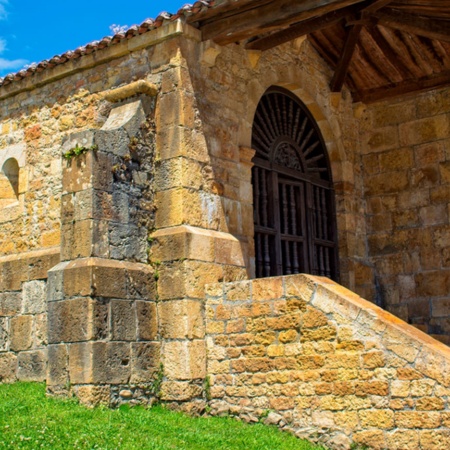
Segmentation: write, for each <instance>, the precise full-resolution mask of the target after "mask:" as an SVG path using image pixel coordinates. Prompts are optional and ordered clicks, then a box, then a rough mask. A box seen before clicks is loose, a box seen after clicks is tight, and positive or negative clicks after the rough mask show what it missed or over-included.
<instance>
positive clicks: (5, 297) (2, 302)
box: [0, 292, 22, 317]
mask: <svg viewBox="0 0 450 450" xmlns="http://www.w3.org/2000/svg"><path fill="white" fill-rule="evenodd" d="M21 310H22V294H21V292H4V293H0V317H10V316H15V315H17V314H18V313H19V312H20V311H21Z"/></svg>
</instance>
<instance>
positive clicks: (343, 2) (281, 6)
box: [200, 0, 364, 45]
mask: <svg viewBox="0 0 450 450" xmlns="http://www.w3.org/2000/svg"><path fill="white" fill-rule="evenodd" d="M363 1H364V0H303V1H301V2H300V1H295V2H293V1H292V0H280V1H278V2H277V5H276V7H274V5H273V2H270V3H268V4H265V5H263V6H260V7H258V8H254V9H250V10H245V11H243V12H237V13H236V14H235V15H233V16H229V17H225V18H217V20H214V21H211V22H209V23H207V24H204V25H202V24H201V25H200V28H201V30H202V38H203V40H208V39H212V40H214V41H215V42H216V43H218V44H221V45H225V44H229V43H232V42H236V41H240V40H243V39H248V38H251V37H253V36H257V35H259V34H261V33H266V32H271V31H278V30H279V29H280V28H282V27H287V26H289V25H290V24H292V23H295V22H300V21H303V20H307V19H310V18H312V17H317V16H320V15H323V14H326V13H328V12H330V11H334V10H337V9H339V8H343V7H346V6H350V5H353V4H358V3H361V2H363Z"/></svg>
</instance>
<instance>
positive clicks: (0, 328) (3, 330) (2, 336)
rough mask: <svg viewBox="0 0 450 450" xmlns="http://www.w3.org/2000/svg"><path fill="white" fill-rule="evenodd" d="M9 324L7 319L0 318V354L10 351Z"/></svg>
mask: <svg viewBox="0 0 450 450" xmlns="http://www.w3.org/2000/svg"><path fill="white" fill-rule="evenodd" d="M8 329H9V322H8V319H7V318H0V352H5V351H7V350H8V343H9V334H8Z"/></svg>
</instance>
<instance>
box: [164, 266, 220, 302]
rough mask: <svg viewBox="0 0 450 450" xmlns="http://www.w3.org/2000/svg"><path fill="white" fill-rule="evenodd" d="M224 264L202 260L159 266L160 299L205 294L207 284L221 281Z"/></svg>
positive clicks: (199, 296) (202, 296) (202, 295)
mask: <svg viewBox="0 0 450 450" xmlns="http://www.w3.org/2000/svg"><path fill="white" fill-rule="evenodd" d="M222 277H223V270H222V266H220V265H218V264H212V263H205V262H201V261H192V260H187V261H181V262H180V261H177V262H174V263H165V264H162V265H161V266H160V267H159V281H158V293H159V299H160V300H168V299H175V298H183V297H191V298H201V299H203V298H204V296H205V285H206V284H213V283H217V282H218V281H221V280H222Z"/></svg>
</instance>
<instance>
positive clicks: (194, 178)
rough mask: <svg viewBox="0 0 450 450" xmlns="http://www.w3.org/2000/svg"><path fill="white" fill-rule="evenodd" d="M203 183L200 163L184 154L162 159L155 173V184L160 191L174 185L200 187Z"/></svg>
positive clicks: (171, 187) (191, 187)
mask: <svg viewBox="0 0 450 450" xmlns="http://www.w3.org/2000/svg"><path fill="white" fill-rule="evenodd" d="M203 183H204V175H203V167H202V165H201V164H200V163H199V162H198V161H196V160H193V159H190V158H186V157H184V156H180V157H175V158H171V159H166V160H162V161H161V163H160V164H159V166H158V170H157V171H156V173H155V186H158V190H161V191H163V190H166V189H173V188H176V187H185V188H190V189H201V188H202V186H203Z"/></svg>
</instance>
